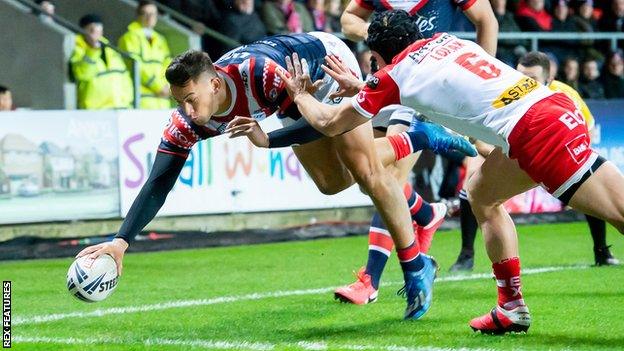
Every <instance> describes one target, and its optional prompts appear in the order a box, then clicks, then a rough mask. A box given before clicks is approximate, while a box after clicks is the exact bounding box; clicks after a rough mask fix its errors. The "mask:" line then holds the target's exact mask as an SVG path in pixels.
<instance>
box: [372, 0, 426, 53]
mask: <svg viewBox="0 0 624 351" xmlns="http://www.w3.org/2000/svg"><path fill="white" fill-rule="evenodd" d="M422 38H423V36H422V34H421V33H420V30H418V25H417V24H416V19H415V18H414V17H412V16H410V14H409V13H407V12H406V11H403V10H392V11H384V12H379V13H376V14H375V15H374V16H373V20H372V21H371V24H370V26H369V27H368V39H366V44H367V45H368V47H369V48H370V49H371V50H373V51H376V52H377V53H378V54H379V55H380V56H381V57H382V58H383V59H384V61H386V64H389V63H390V62H392V58H393V57H394V56H396V55H398V54H399V53H400V52H401V51H403V50H404V49H405V48H406V47H408V46H409V45H410V44H412V43H413V42H415V41H416V40H418V39H422Z"/></svg>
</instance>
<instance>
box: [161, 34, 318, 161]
mask: <svg viewBox="0 0 624 351" xmlns="http://www.w3.org/2000/svg"><path fill="white" fill-rule="evenodd" d="M295 52H296V53H297V54H298V55H299V58H301V59H304V58H305V59H306V61H307V62H308V66H309V70H310V78H311V79H312V81H316V80H318V79H323V77H324V76H325V75H326V74H325V72H324V71H323V70H322V69H321V65H322V64H323V63H324V62H325V56H326V54H327V52H326V49H325V46H324V45H323V43H322V42H321V40H319V39H318V38H317V37H315V36H313V35H310V34H307V33H301V34H289V35H275V36H271V37H267V38H265V39H263V40H260V41H256V42H254V43H251V44H248V45H243V46H241V47H239V48H236V49H234V50H231V51H229V52H228V53H226V54H225V55H223V56H221V58H220V59H219V60H218V61H216V62H215V68H216V69H217V72H218V74H220V75H221V77H223V78H224V80H225V82H226V84H228V86H229V88H230V90H231V91H232V105H231V106H230V107H229V109H228V110H227V111H226V112H225V113H224V114H222V115H214V116H213V117H212V118H211V119H210V121H209V122H208V123H207V124H206V125H202V126H200V125H197V124H195V123H193V121H192V120H191V119H190V118H189V117H188V116H186V115H185V113H184V112H183V110H182V109H181V108H178V109H176V110H175V111H174V112H173V113H172V115H171V119H170V121H169V123H168V125H167V127H166V128H165V131H164V133H163V137H162V139H161V144H160V147H159V148H158V150H159V151H162V152H166V153H170V154H176V155H180V156H182V157H186V155H187V154H188V151H189V150H190V149H191V147H192V146H193V145H194V144H195V143H196V142H198V141H200V140H203V139H207V138H210V137H214V136H217V135H220V134H222V133H223V131H224V130H225V128H226V126H227V124H228V123H229V122H230V121H231V120H232V119H234V117H236V116H251V117H254V118H256V119H258V120H262V119H264V118H265V117H268V116H270V115H271V114H273V113H275V112H277V114H278V118H279V117H283V116H288V117H289V118H292V119H299V118H301V114H300V113H299V110H298V109H297V106H296V105H295V104H294V103H292V101H291V99H290V98H289V96H288V93H287V92H286V89H285V84H284V82H283V81H282V80H281V79H280V78H279V76H278V75H277V73H276V72H277V70H282V72H285V73H286V74H288V73H287V72H286V70H285V69H284V67H286V57H287V56H291V55H292V54H293V53H295Z"/></svg>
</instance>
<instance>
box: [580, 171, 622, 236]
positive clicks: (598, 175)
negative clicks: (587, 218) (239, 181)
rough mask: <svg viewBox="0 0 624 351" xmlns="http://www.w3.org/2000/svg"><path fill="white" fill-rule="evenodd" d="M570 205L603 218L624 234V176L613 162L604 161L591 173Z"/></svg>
mask: <svg viewBox="0 0 624 351" xmlns="http://www.w3.org/2000/svg"><path fill="white" fill-rule="evenodd" d="M569 204H570V206H572V207H573V208H575V209H576V210H579V211H581V212H583V213H586V214H589V215H591V216H594V217H598V218H602V219H604V220H606V221H607V222H609V223H610V224H612V225H613V226H614V227H615V228H616V229H617V230H618V231H619V232H620V233H623V234H624V176H622V173H621V172H620V171H619V170H618V169H617V167H616V166H615V165H614V164H613V163H611V162H608V161H607V162H604V163H603V164H602V165H600V166H599V167H598V168H597V169H596V170H595V172H594V173H593V174H591V175H589V177H588V178H587V180H586V181H584V182H583V183H582V184H581V185H580V186H579V187H578V190H576V191H575V192H574V195H572V197H571V198H570V202H569Z"/></svg>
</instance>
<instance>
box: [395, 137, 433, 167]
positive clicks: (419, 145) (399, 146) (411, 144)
mask: <svg viewBox="0 0 624 351" xmlns="http://www.w3.org/2000/svg"><path fill="white" fill-rule="evenodd" d="M387 138H388V141H389V142H390V145H392V148H393V149H394V157H395V159H396V160H397V161H398V160H400V159H402V158H404V157H406V156H408V155H411V154H412V153H414V152H416V151H419V150H422V149H424V146H423V145H427V143H428V142H429V139H428V138H427V136H426V135H424V134H423V133H407V132H403V133H399V134H395V135H390V136H388V137H387Z"/></svg>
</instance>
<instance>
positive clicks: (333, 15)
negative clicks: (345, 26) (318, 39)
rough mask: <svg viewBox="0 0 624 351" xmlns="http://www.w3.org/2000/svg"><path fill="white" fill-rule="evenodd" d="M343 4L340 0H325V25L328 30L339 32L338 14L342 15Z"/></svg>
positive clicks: (340, 27)
mask: <svg viewBox="0 0 624 351" xmlns="http://www.w3.org/2000/svg"><path fill="white" fill-rule="evenodd" d="M342 11H343V6H342V1H341V0H329V1H327V8H326V10H325V14H326V15H327V26H328V28H329V30H330V32H332V33H333V32H340V31H341V30H342V26H341V25H340V16H342Z"/></svg>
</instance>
